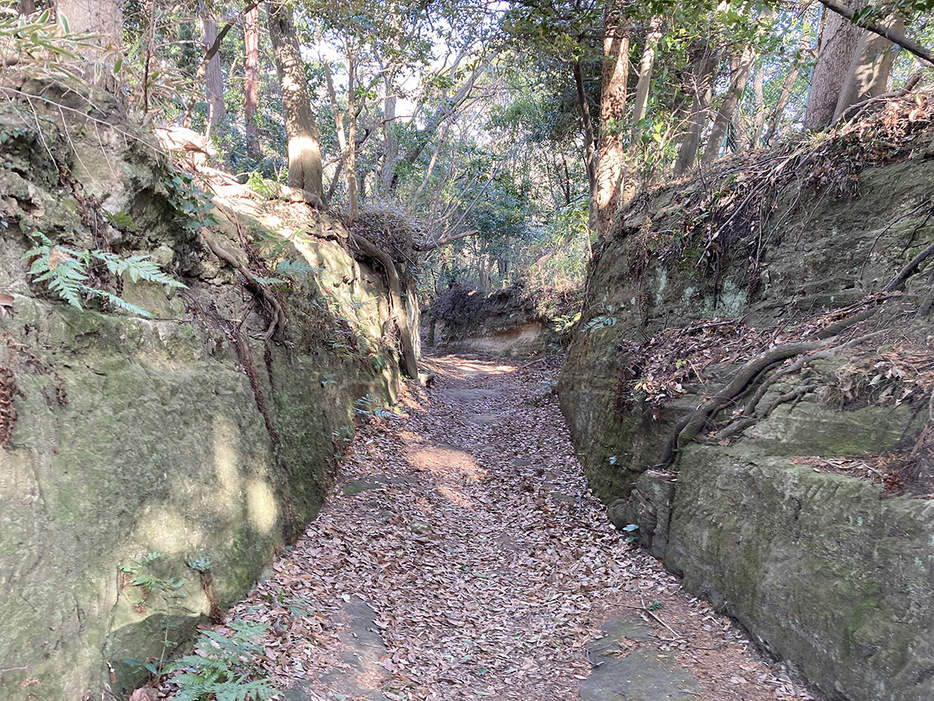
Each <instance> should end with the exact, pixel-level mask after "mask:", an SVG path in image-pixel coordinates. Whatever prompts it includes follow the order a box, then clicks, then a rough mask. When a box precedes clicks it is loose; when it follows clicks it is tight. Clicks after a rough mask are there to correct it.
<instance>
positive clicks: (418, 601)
mask: <svg viewBox="0 0 934 701" xmlns="http://www.w3.org/2000/svg"><path fill="white" fill-rule="evenodd" d="M426 364H427V366H428V368H429V369H430V370H431V371H432V372H434V373H435V375H436V379H435V381H434V382H433V384H432V387H431V388H430V389H427V390H423V389H421V388H418V389H417V390H416V389H413V388H411V387H410V389H409V390H407V391H406V392H405V393H404V394H403V396H402V397H401V398H400V400H399V402H398V404H397V407H396V408H395V409H394V410H393V411H388V410H387V411H377V412H375V413H374V414H371V415H369V416H367V417H366V418H365V421H364V423H363V425H362V426H361V427H360V430H359V432H358V434H357V436H356V438H355V439H354V440H353V442H352V444H351V445H350V446H349V448H348V450H347V453H346V455H345V457H344V459H343V461H342V464H341V467H340V471H339V474H338V476H337V480H336V484H335V486H334V488H333V489H332V491H331V493H330V494H329V496H328V500H327V503H326V505H325V506H324V508H323V509H322V510H321V512H320V514H319V515H318V517H317V518H316V519H315V521H314V522H313V523H311V524H310V525H309V527H308V529H307V531H306V533H305V535H304V536H303V537H302V538H301V539H300V540H299V541H298V542H297V543H296V544H295V546H294V547H293V548H290V549H289V550H288V551H287V552H285V553H283V557H282V558H281V559H280V560H279V561H278V562H276V563H275V564H274V566H273V568H272V569H273V571H272V573H271V575H270V576H269V577H268V578H267V579H266V580H265V581H263V582H262V583H261V584H259V585H258V586H257V588H256V589H255V590H254V591H253V593H252V594H251V595H250V596H249V597H248V598H247V599H246V600H245V601H243V602H242V603H241V604H239V605H238V606H236V607H235V608H234V609H232V610H231V611H230V612H229V615H228V621H229V620H231V619H233V618H236V617H242V618H246V619H250V620H257V621H261V622H265V623H267V624H269V625H270V631H269V634H268V636H267V637H266V639H265V640H264V648H265V662H264V665H265V667H266V670H267V672H268V673H269V674H270V677H271V679H272V680H273V681H274V682H275V683H276V684H277V685H278V686H279V687H280V688H282V689H284V690H285V691H284V693H283V698H285V699H292V700H294V701H302V700H306V699H315V700H317V699H390V700H392V699H439V700H445V701H447V700H449V699H477V698H498V699H523V700H525V701H534V700H538V699H577V698H582V699H585V700H587V699H592V700H602V699H607V700H610V699H627V700H628V701H635V700H637V699H642V700H644V701H659V700H661V699H701V700H707V701H729V700H737V701H739V700H741V699H743V700H749V701H758V700H765V699H769V700H774V699H810V698H812V697H811V696H810V695H809V694H808V693H807V691H806V690H804V689H803V688H801V687H800V686H799V685H796V684H795V683H794V682H793V681H792V680H791V679H790V678H789V677H788V676H787V675H786V674H785V673H784V670H783V669H782V668H781V667H779V666H775V665H772V666H769V665H768V664H766V663H765V662H763V661H762V659H761V658H760V657H759V656H758V654H757V653H755V651H754V650H753V647H752V645H751V644H750V643H749V642H748V641H747V640H746V639H745V637H744V636H743V634H742V633H741V632H740V631H739V630H738V629H737V628H736V626H735V625H734V624H732V623H731V622H730V620H729V619H727V618H725V617H722V616H719V615H717V614H715V613H714V612H713V611H712V610H711V609H710V607H709V606H708V605H707V604H706V603H704V602H703V601H700V600H697V599H695V598H693V597H691V596H690V595H688V594H686V593H685V592H683V591H682V590H681V589H680V586H679V583H678V580H677V579H676V578H675V577H673V576H671V575H670V574H669V573H667V572H666V571H665V570H664V569H663V568H662V567H661V565H660V564H659V563H658V562H657V561H655V560H654V559H653V558H651V557H650V556H648V555H647V554H646V553H644V552H642V551H640V550H638V549H637V548H635V546H633V545H632V544H631V543H630V542H629V541H628V539H627V537H626V534H625V533H621V532H619V531H616V530H614V529H613V527H612V526H611V525H610V523H609V522H608V521H607V519H606V517H605V515H604V507H603V505H602V504H601V503H600V502H599V501H598V500H597V499H595V498H594V497H593V496H592V495H591V494H590V492H589V491H588V489H587V483H586V480H585V478H584V475H583V473H582V472H581V468H580V466H579V464H578V462H577V460H576V458H575V457H574V455H573V449H572V447H571V444H570V440H569V438H568V435H567V431H566V428H565V425H564V421H563V418H562V416H561V412H560V410H559V408H558V403H557V398H556V397H555V395H554V392H553V387H554V381H555V379H556V376H557V371H558V361H557V360H556V359H552V358H545V359H539V360H523V361H518V362H512V361H505V360H483V359H478V358H469V357H452V356H445V357H438V358H433V359H432V358H429V359H426Z"/></svg>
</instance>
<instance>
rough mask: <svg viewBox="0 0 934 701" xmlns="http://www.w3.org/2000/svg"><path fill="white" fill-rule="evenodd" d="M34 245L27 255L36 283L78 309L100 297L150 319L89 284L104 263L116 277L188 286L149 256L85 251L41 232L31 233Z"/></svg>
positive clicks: (143, 313)
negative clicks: (96, 269)
mask: <svg viewBox="0 0 934 701" xmlns="http://www.w3.org/2000/svg"><path fill="white" fill-rule="evenodd" d="M31 236H32V239H33V247H32V248H31V249H29V250H28V251H27V252H26V253H25V254H24V256H23V257H24V258H25V259H26V260H28V261H30V265H29V274H30V275H33V276H34V278H33V282H34V283H37V284H44V285H45V286H46V287H47V288H48V290H49V291H50V292H52V293H54V294H55V295H57V296H58V297H59V298H61V299H63V300H64V301H66V302H68V304H70V305H71V306H73V307H75V308H76V309H83V308H84V306H83V303H84V302H85V301H87V300H90V299H94V298H100V299H102V300H104V301H106V302H108V303H109V304H110V305H111V306H112V307H113V308H115V309H120V310H122V311H124V312H127V313H129V314H135V315H136V316H142V317H146V318H150V317H151V316H152V315H151V314H150V313H149V312H147V311H146V310H145V309H143V308H141V307H138V306H136V305H135V304H130V303H129V302H127V301H126V300H125V299H123V298H121V297H119V296H117V295H115V294H113V293H112V292H108V291H107V290H103V289H101V288H99V287H94V286H92V285H90V284H88V281H89V279H90V273H91V270H92V268H94V267H95V266H102V267H103V268H105V269H106V270H107V272H108V273H110V274H111V275H114V276H116V277H120V276H122V275H124V274H126V275H128V276H129V278H130V279H131V280H132V281H133V282H137V281H139V280H146V281H148V282H153V283H157V284H161V285H167V286H169V287H185V285H183V284H182V283H180V282H179V281H178V280H175V279H173V278H171V277H169V276H168V275H166V274H165V273H163V272H162V270H160V269H159V266H158V265H156V264H155V263H154V262H153V261H152V260H150V259H149V256H147V255H135V256H130V257H129V258H120V257H119V256H117V255H114V254H113V253H108V252H106V251H100V250H97V249H95V250H88V249H84V250H83V251H78V250H74V249H71V248H66V247H64V246H59V245H56V244H53V243H52V241H51V240H50V239H49V238H48V237H47V236H46V235H45V234H43V233H42V232H41V231H36V232H34V233H33V234H31Z"/></svg>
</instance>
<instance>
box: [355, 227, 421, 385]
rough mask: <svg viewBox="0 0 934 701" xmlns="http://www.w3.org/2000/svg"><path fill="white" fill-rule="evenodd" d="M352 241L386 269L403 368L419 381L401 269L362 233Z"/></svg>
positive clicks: (364, 253) (407, 373)
mask: <svg viewBox="0 0 934 701" xmlns="http://www.w3.org/2000/svg"><path fill="white" fill-rule="evenodd" d="M350 242H351V243H352V244H353V245H354V246H356V247H357V249H358V250H359V251H360V252H361V253H362V254H363V255H365V256H366V257H367V258H372V259H373V260H375V261H376V262H377V263H379V264H380V266H381V267H382V268H383V270H385V271H386V278H387V280H388V282H389V304H390V308H391V309H390V313H391V314H392V319H393V321H394V322H395V324H396V328H397V329H398V330H399V343H400V345H401V346H402V358H403V361H404V368H403V369H404V370H405V374H406V375H407V376H408V377H411V378H412V379H413V380H415V381H418V379H419V377H418V359H417V358H416V355H415V343H414V341H413V339H412V330H411V328H410V327H409V323H408V319H406V315H405V307H404V306H403V304H402V283H401V282H400V281H399V271H398V270H397V269H396V264H395V262H394V261H393V259H392V257H391V256H390V255H389V254H388V253H386V252H385V251H384V250H383V249H382V248H380V247H379V246H377V245H376V244H375V243H373V242H372V241H370V239H368V238H367V237H366V236H363V235H362V234H358V233H352V234H351V235H350Z"/></svg>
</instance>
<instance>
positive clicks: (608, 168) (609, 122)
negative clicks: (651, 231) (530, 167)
mask: <svg viewBox="0 0 934 701" xmlns="http://www.w3.org/2000/svg"><path fill="white" fill-rule="evenodd" d="M625 9H626V3H625V2H624V0H609V2H607V5H606V9H605V11H604V19H603V32H604V34H603V73H602V77H601V81H600V94H601V97H600V145H599V148H598V151H597V168H596V193H595V194H596V201H597V210H596V215H597V216H596V225H597V228H596V234H597V236H599V237H603V236H606V235H607V234H608V233H609V231H610V228H611V226H612V224H613V217H614V216H615V215H616V212H617V210H618V209H619V208H620V207H621V206H623V205H624V204H625V203H626V200H627V199H629V198H627V197H625V196H624V190H625V188H626V185H629V187H630V189H631V188H632V184H631V183H626V182H625V180H626V178H627V175H628V172H627V171H628V168H627V165H628V162H627V160H628V159H627V154H626V148H625V146H624V143H623V133H624V120H625V118H626V83H627V81H628V79H629V22H628V19H627V18H626V15H625Z"/></svg>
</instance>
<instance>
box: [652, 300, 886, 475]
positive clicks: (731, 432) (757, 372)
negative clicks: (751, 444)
mask: <svg viewBox="0 0 934 701" xmlns="http://www.w3.org/2000/svg"><path fill="white" fill-rule="evenodd" d="M857 316H858V315H857ZM854 318H855V317H854ZM847 321H851V320H847ZM854 323H856V321H851V323H848V324H845V326H851V325H852V324H854ZM841 326H843V323H842V322H841ZM877 333H878V332H876V333H869V334H864V335H861V336H858V337H856V338H854V339H852V340H849V341H846V342H843V343H837V341H838V340H839V335H836V336H831V337H829V338H824V339H818V340H815V341H803V342H798V343H788V344H785V345H782V346H778V347H776V348H772V349H770V350H768V351H765V352H763V353H760V354H759V355H757V356H756V357H754V358H752V359H751V360H750V361H748V362H747V363H746V364H745V365H744V366H743V367H741V368H740V369H739V370H738V371H737V372H736V374H735V375H734V376H733V379H731V380H730V382H729V383H728V384H727V385H726V386H725V387H723V389H721V390H720V391H719V392H717V393H716V394H715V395H713V396H712V397H710V398H709V399H707V400H706V401H705V402H703V403H702V404H701V405H700V406H698V407H697V408H696V409H695V410H694V411H693V412H691V413H690V414H688V415H687V416H685V417H684V418H682V419H681V420H680V421H679V422H678V423H677V424H676V425H675V427H674V429H673V430H672V432H671V434H670V435H669V437H668V440H667V441H666V443H665V447H664V448H663V449H662V452H661V455H660V456H659V459H658V461H657V463H656V465H655V469H665V468H667V467H669V466H670V465H671V464H672V463H674V461H675V460H676V459H677V457H678V454H679V453H680V452H681V450H683V449H684V447H685V446H687V445H688V444H689V443H690V442H691V441H693V440H694V439H695V438H696V437H697V436H698V434H700V432H701V431H702V430H704V428H705V427H707V426H708V425H709V424H711V423H712V422H713V420H714V418H715V417H716V415H717V414H718V413H719V412H720V411H721V410H723V409H725V408H727V407H728V406H729V405H730V404H734V405H735V404H738V403H739V401H740V400H741V399H742V397H744V396H746V395H747V394H748V393H749V392H750V391H751V390H752V388H753V387H755V386H756V385H758V389H756V391H755V393H754V394H753V395H752V397H751V398H750V400H749V402H747V404H746V405H745V407H743V408H742V410H741V411H740V412H738V414H739V415H738V416H737V417H736V418H735V419H734V420H733V421H731V422H730V423H729V424H728V425H727V426H726V427H725V428H723V429H721V430H720V431H719V432H717V433H716V434H715V435H714V440H717V441H722V440H726V439H728V438H731V437H733V436H735V435H737V434H739V433H741V432H742V431H743V430H745V429H746V428H748V427H749V426H752V425H753V424H755V423H757V422H759V421H762V420H764V419H766V418H767V417H768V416H769V415H771V413H772V412H773V411H775V409H776V408H777V407H779V406H780V405H782V404H787V403H788V402H797V401H799V400H800V399H801V398H802V397H803V396H804V395H806V394H809V393H810V392H813V391H814V390H815V389H816V388H817V385H816V384H814V383H812V382H810V381H808V380H805V381H804V382H802V383H801V384H800V385H798V386H797V387H795V388H794V389H792V390H790V391H788V392H785V393H783V394H781V395H779V396H778V397H777V398H775V399H773V400H772V401H771V402H770V403H769V404H768V406H767V407H765V408H764V409H763V410H761V411H760V410H759V409H758V405H759V403H760V402H761V400H762V398H763V397H764V396H765V394H766V392H767V390H768V389H769V388H770V387H771V386H772V385H774V384H775V382H777V381H778V380H779V379H781V378H782V377H785V376H788V375H791V374H794V373H796V372H799V371H800V370H802V369H803V368H804V367H805V366H806V365H807V364H808V363H810V362H813V361H814V360H817V359H819V358H829V357H831V356H833V355H836V354H837V353H839V352H840V351H842V350H844V349H846V348H850V347H852V346H855V345H858V344H860V343H863V342H865V341H867V340H869V339H870V338H872V337H873V336H875V335H877ZM798 356H800V357H798ZM791 358H798V359H797V360H796V361H795V362H793V363H792V364H791V365H789V366H787V367H783V363H785V362H786V361H787V360H790V359H791Z"/></svg>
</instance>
